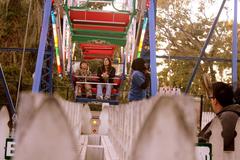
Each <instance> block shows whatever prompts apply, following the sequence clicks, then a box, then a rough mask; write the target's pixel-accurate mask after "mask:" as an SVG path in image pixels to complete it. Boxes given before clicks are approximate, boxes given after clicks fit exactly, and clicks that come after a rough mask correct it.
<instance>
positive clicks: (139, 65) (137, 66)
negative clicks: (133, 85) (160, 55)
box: [132, 58, 146, 72]
mask: <svg viewBox="0 0 240 160" xmlns="http://www.w3.org/2000/svg"><path fill="white" fill-rule="evenodd" d="M132 69H133V70H137V71H140V72H144V71H145V70H146V66H145V61H144V59H143V58H137V59H134V60H133V63H132Z"/></svg>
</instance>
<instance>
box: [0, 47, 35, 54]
mask: <svg viewBox="0 0 240 160" xmlns="http://www.w3.org/2000/svg"><path fill="white" fill-rule="evenodd" d="M37 51H38V49H36V48H25V52H31V53H37ZM0 52H23V48H0Z"/></svg>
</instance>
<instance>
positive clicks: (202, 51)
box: [185, 0, 226, 94]
mask: <svg viewBox="0 0 240 160" xmlns="http://www.w3.org/2000/svg"><path fill="white" fill-rule="evenodd" d="M225 2H226V0H223V2H222V4H221V7H220V9H219V11H218V14H217V16H216V18H215V19H214V22H213V24H212V27H211V29H210V31H209V33H208V36H207V39H206V41H205V43H204V45H203V48H202V49H201V52H200V55H199V58H198V60H197V63H196V65H195V67H194V69H193V72H192V76H191V78H190V81H189V83H188V85H187V87H186V90H185V94H187V93H188V92H189V90H190V87H191V85H192V82H193V80H194V78H195V75H196V73H197V69H198V67H199V65H200V62H201V60H202V57H203V55H204V54H205V50H206V48H207V46H208V44H209V41H210V39H211V37H212V34H213V32H214V29H215V27H216V24H217V22H218V19H219V16H220V14H221V12H222V10H223V7H224V5H225Z"/></svg>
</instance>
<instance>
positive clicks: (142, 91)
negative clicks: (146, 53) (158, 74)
mask: <svg viewBox="0 0 240 160" xmlns="http://www.w3.org/2000/svg"><path fill="white" fill-rule="evenodd" d="M132 70H133V71H132V75H131V88H130V91H129V94H128V100H129V101H138V100H142V99H144V98H146V92H147V88H148V86H149V84H150V73H149V71H148V69H147V68H146V65H145V61H144V59H143V58H137V59H135V60H133V63H132Z"/></svg>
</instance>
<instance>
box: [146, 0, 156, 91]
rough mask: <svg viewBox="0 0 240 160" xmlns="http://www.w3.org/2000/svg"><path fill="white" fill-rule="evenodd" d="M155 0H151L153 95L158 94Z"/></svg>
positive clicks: (150, 39)
mask: <svg viewBox="0 0 240 160" xmlns="http://www.w3.org/2000/svg"><path fill="white" fill-rule="evenodd" d="M155 7H156V2H155V0H150V8H149V11H148V16H149V41H150V67H151V96H155V95H156V94H157V86H158V84H157V62H156V35H155V33H156V25H155V24H156V21H155Z"/></svg>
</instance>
